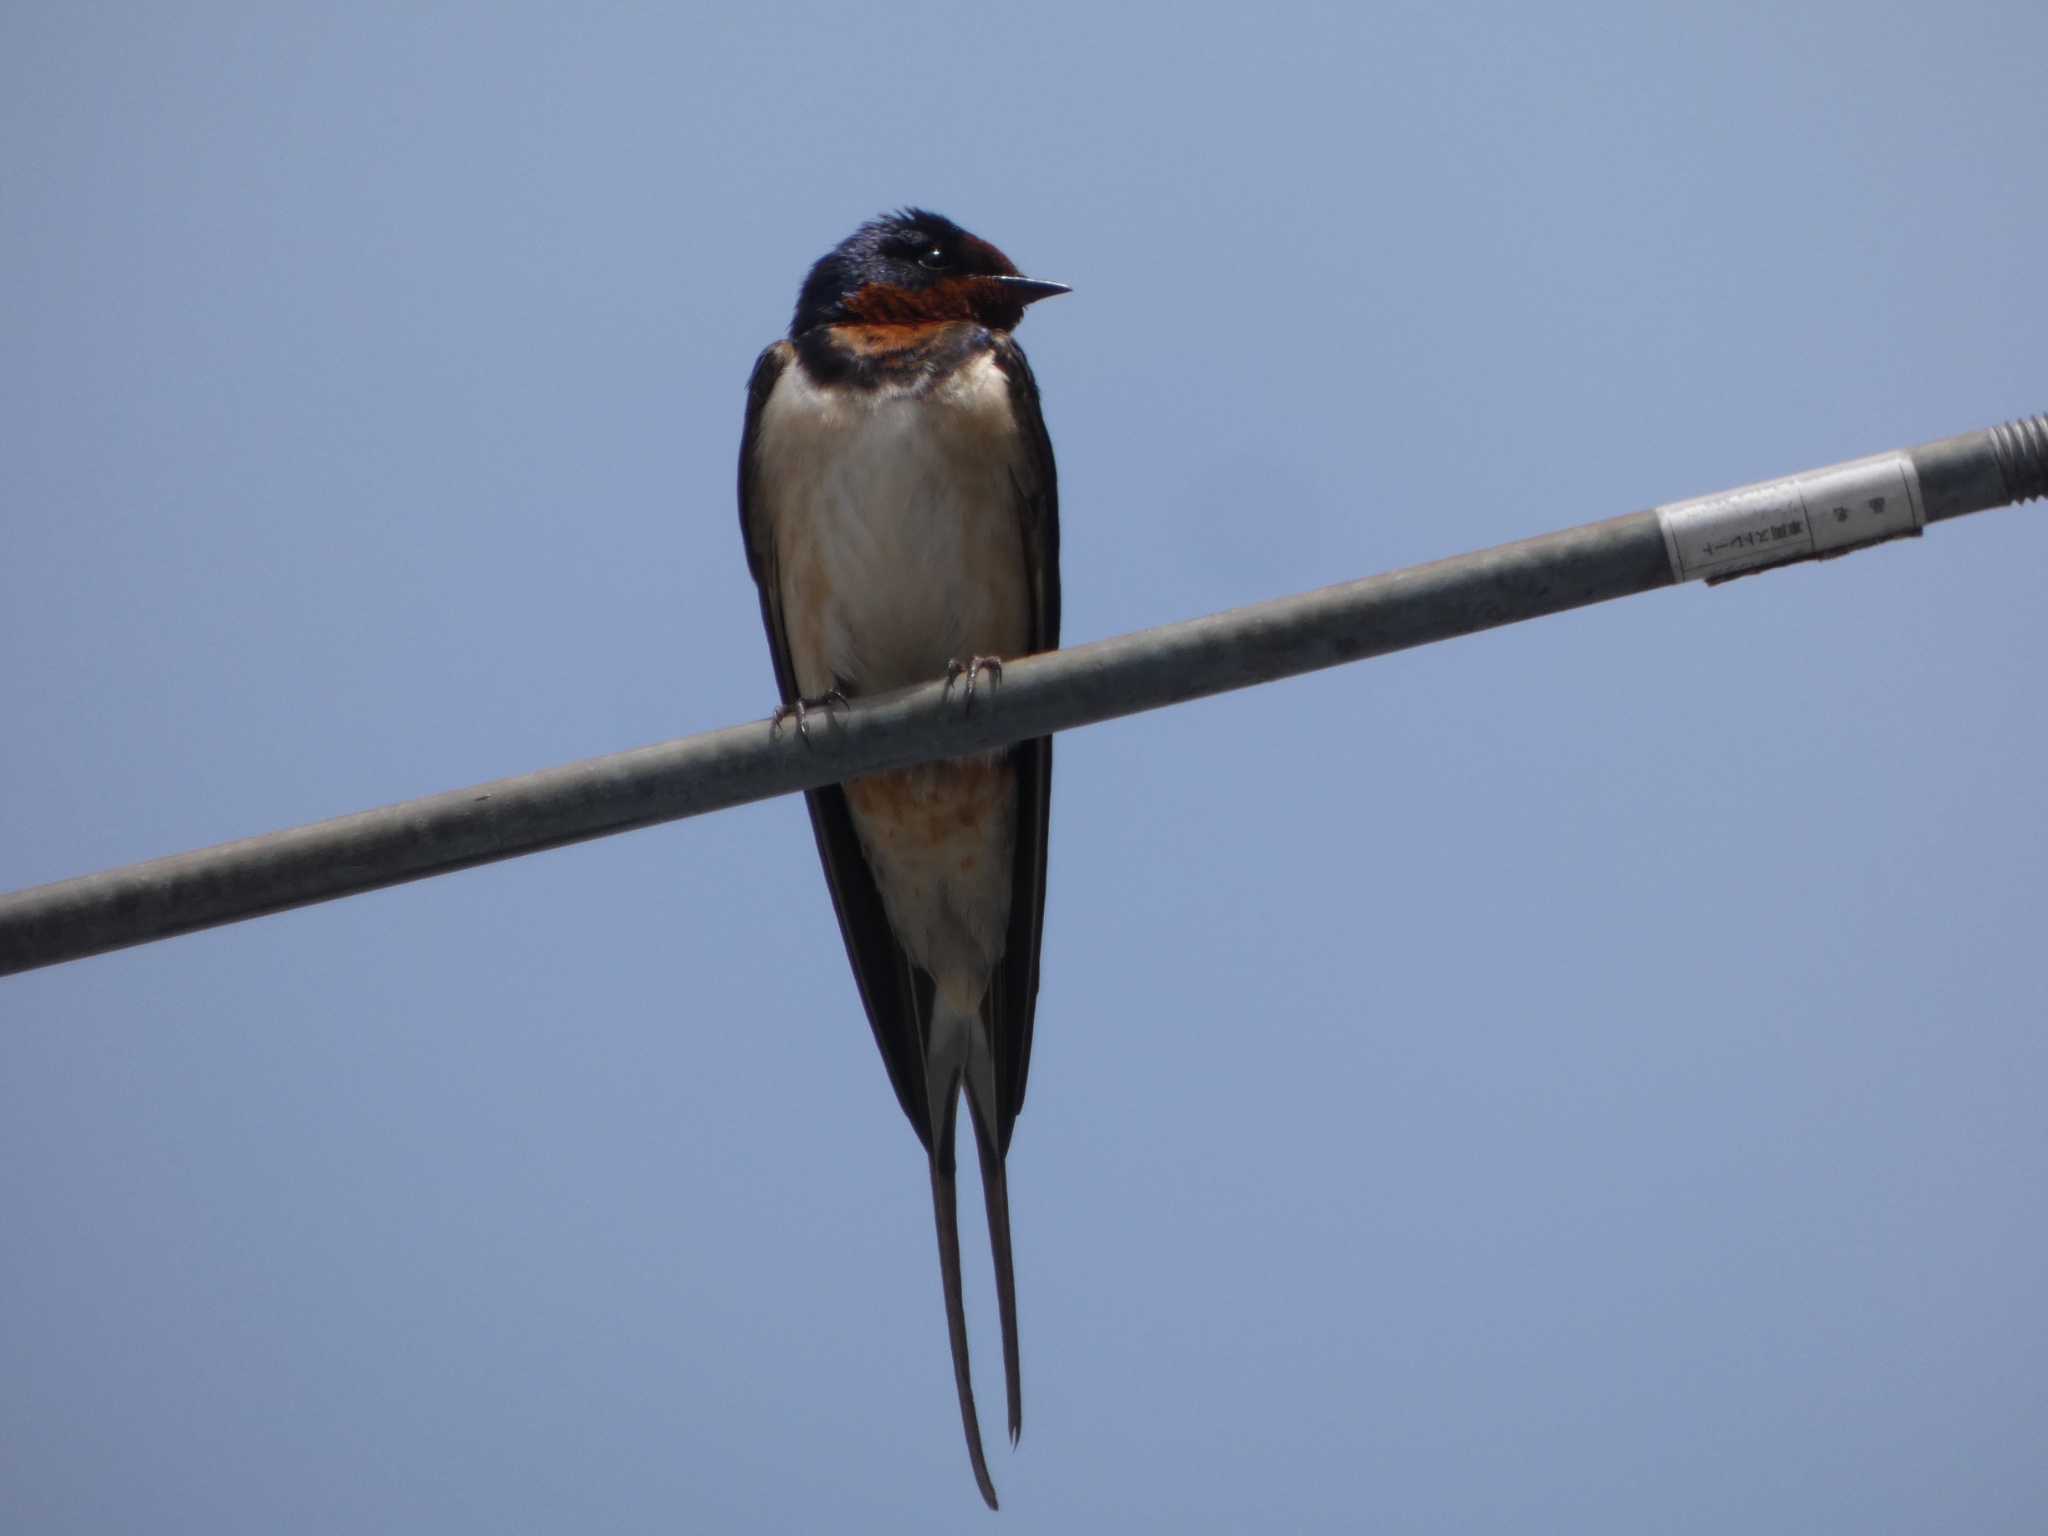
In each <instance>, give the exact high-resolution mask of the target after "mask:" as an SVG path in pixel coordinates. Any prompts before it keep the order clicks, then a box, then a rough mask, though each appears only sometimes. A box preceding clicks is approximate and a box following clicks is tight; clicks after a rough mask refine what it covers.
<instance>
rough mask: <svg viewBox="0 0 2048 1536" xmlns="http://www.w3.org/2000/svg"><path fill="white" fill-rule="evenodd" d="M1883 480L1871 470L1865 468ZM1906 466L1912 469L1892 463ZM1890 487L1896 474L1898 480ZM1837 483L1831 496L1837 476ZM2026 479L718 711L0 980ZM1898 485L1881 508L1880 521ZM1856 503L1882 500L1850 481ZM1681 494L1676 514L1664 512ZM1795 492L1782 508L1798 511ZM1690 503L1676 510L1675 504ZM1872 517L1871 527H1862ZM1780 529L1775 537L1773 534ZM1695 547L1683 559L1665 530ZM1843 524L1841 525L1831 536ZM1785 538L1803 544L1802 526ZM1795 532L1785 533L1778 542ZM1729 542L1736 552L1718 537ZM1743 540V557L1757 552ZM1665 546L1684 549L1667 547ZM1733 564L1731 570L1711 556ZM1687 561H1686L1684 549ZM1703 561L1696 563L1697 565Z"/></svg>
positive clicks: (203, 862) (7, 915)
mask: <svg viewBox="0 0 2048 1536" xmlns="http://www.w3.org/2000/svg"><path fill="white" fill-rule="evenodd" d="M1907 465H1910V471H1911V476H1917V484H1914V486H1913V491H1914V494H1913V496H1912V497H1911V498H1910V499H1911V500H1912V503H1913V507H1914V509H1915V512H1916V516H1915V519H1914V521H1913V523H1912V524H1911V526H1909V527H1906V528H1904V529H1901V528H1899V527H1897V526H1896V525H1895V523H1887V524H1885V525H1884V528H1883V529H1882V530H1880V531H1876V532H1868V533H1863V534H1857V533H1855V532H1854V525H1851V524H1849V523H1848V518H1849V512H1850V510H1851V509H1852V508H1851V507H1849V506H1842V507H1835V508H1834V509H1833V512H1834V515H1835V516H1836V517H1839V518H1840V519H1842V520H1843V522H1844V525H1845V526H1846V527H1849V528H1850V530H1851V531H1850V532H1849V533H1846V534H1837V535H1836V536H1835V537H1834V539H1833V541H1832V542H1830V541H1829V540H1828V539H1827V538H1825V537H1822V535H1827V534H1831V533H1834V530H1832V529H1831V528H1828V527H1826V526H1824V525H1826V524H1827V523H1828V510H1829V509H1828V506H1827V504H1828V503H1829V502H1832V501H1837V500H1839V501H1844V502H1851V501H1852V500H1853V498H1852V496H1851V494H1850V493H1851V491H1854V492H1856V493H1857V494H1860V493H1861V492H1862V491H1867V490H1869V489H1870V488H1871V487H1872V486H1877V487H1879V488H1880V489H1882V487H1883V485H1885V484H1889V483H1892V481H1893V480H1897V479H1898V477H1899V476H1901V475H1903V474H1905V473H1906V466H1907ZM1887 475H1888V476H1890V477H1892V480H1886V479H1884V478H1883V477H1884V476H1887ZM1908 479H1909V480H1910V476H1909V477H1908ZM1901 483H1906V482H1901ZM1843 487H1848V488H1849V490H1844V489H1843ZM2043 494H2048V416H2036V417H2031V418H2028V419H2027V420H2024V421H2019V422H2014V423H2010V424H2008V425H2006V426H2002V427H1993V428H1990V429H1989V430H1986V431H1980V432H1968V433H1965V434H1963V435H1962V436H1960V437H1951V438H1947V439H1944V440H1943V441H1941V442H1937V443H1931V444H1929V445H1927V446H1925V447H1922V448H1917V449H1914V450H1913V451H1912V452H1911V453H1909V454H1899V455H1890V456H1884V457H1883V458H1882V461H1880V460H1859V461H1856V462H1855V463H1854V464H1851V465H1846V466H1834V467H1832V468H1830V469H1827V470H1820V471H1814V472H1812V473H1811V474H1809V475H1805V476H1793V477H1789V478H1788V479H1786V480H1784V481H1773V482H1766V483H1764V484H1762V485H1759V486H1752V487H1745V488H1743V489H1742V490H1739V491H1732V492H1728V493H1725V494H1724V495H1723V496H1719V497H1707V498H1701V499H1700V500H1699V501H1696V502H1691V503H1679V504H1675V505H1674V506H1673V507H1669V508H1659V509H1657V510H1655V511H1650V512H1637V513H1632V514H1630V515H1628V516H1626V517H1617V518H1613V519H1611V520H1609V521H1607V522H1602V523H1589V524H1586V525H1584V526H1583V527H1578V528H1568V529H1566V530H1564V531H1563V532H1561V533H1550V534H1544V535H1542V536H1541V537H1538V538H1533V539H1525V540H1523V541H1521V542H1520V543H1516V544H1505V545H1501V546H1500V547H1498V548H1495V549H1488V550H1481V551H1479V552H1478V553H1476V554H1469V555H1459V556H1456V557H1455V558H1452V559H1449V560H1439V561H1435V562H1433V563H1432V564H1429V565H1420V566H1414V567H1411V568H1410V569H1407V570H1402V571H1394V572H1390V573H1389V574H1386V575H1383V576H1370V577H1367V578H1366V579H1364V580H1362V581H1352V582H1346V583H1344V584H1342V585H1340V586H1334V587H1324V588H1322V589H1321V590H1319V591H1315V592H1307V593H1303V594H1302V595H1300V596H1298V597H1285V598H1278V599H1275V600H1274V601H1271V602H1265V603H1256V604H1254V605H1252V606H1251V607H1248V608H1238V609H1233V610H1232V611H1230V612H1228V613H1219V614H1214V615H1212V616H1210V617H1208V618H1203V619H1193V620H1189V621H1187V622H1185V623H1180V624H1168V625H1165V626H1163V627H1162V628H1159V629H1150V630H1144V631H1142V632H1140V633H1138V634H1132V635H1123V636H1120V637H1118V638H1116V639H1112V640H1099V641H1096V642H1095V643H1093V644H1090V645H1080V646H1075V647H1073V648H1072V649H1069V650H1063V651H1057V652H1053V653H1051V654H1048V655H1044V656H1033V657H1028V658H1022V659H1019V660H1017V661H1013V662H1011V663H1010V664H1009V665H1008V666H1007V667H1006V668H1005V669H1004V672H1003V675H1002V680H1001V683H1000V685H999V686H996V687H993V688H992V687H990V686H989V685H988V684H987V683H986V682H984V683H983V685H982V688H981V691H980V693H979V695H978V697H977V700H976V702H975V703H974V705H973V707H972V708H967V707H964V706H963V701H962V697H961V690H960V689H959V688H958V687H957V686H956V687H955V688H953V689H952V690H951V696H950V697H949V696H948V692H949V691H948V689H947V687H946V685H944V684H943V683H938V682H934V683H928V684H925V685H923V686H921V687H917V688H910V689H905V690H902V691H900V692H898V693H893V694H888V695H883V696H879V697H876V698H872V699H863V700H861V701H860V702H859V704H858V705H856V706H854V707H851V708H845V709H840V708H833V709H830V710H823V709H814V710H812V711H811V713H810V723H809V730H808V733H807V734H799V732H798V731H797V730H796V728H795V726H794V725H793V724H791V723H789V722H786V721H785V722H784V723H783V724H782V725H780V726H779V727H777V726H773V725H771V724H770V723H769V722H767V721H760V722H756V723H754V724H752V725H738V726H730V727H727V728H726V729H724V730H718V731H710V732H707V733H705V734H703V735H700V736H690V737H685V738H683V739H682V740H680V741H671V742H666V743H663V744H662V745H660V746H653V747H641V748H638V749H636V750H634V751H630V752H621V753H617V754H615V755H613V756H610V757H599V758H592V759H590V760H589V761H587V762H581V763H572V764H569V765H567V766H565V767H560V768H549V769H546V770H543V771H542V772H540V773H530V774H524V775H522V776H520V777H518V778H510V779H499V780H497V781H495V782H493V783H489V784H479V785H477V786H475V787H474V788H470V789H459V790H452V791H449V792H447V793H445V794H438V795H428V796H426V797H425V798H424V799H419V800H409V801H406V802H405V803H404V804H401V805H393V806H387V807H385V808H384V809H382V810H375V811H362V812H359V813H357V814H356V815H353V816H342V817H338V818H336V819H335V820H333V821H322V822H316V823H314V824H313V825H311V826H304V827H294V828H291V829H289V830H287V831H283V832H272V833H269V834H267V835H265V836H262V837H251V838H245V839H243V840H242V841H240V842H233V843H223V844H221V845H219V846H218V847H214V848H206V849H201V850H200V851H198V852H196V853H184V854H178V855H175V856H173V857H170V858H163V859H152V860H150V861H149V862H147V863H143V864H133V865H129V866H128V867H126V868H123V869H115V870H109V871H107V872H106V873H104V874H97V875H86V876H83V877H81V878H78V879H75V880H61V881H58V882H56V883H55V884H52V885H43V886H37V887H35V888H33V889H30V890H26V891H21V892H18V893H16V894H13V895H10V896H4V897H0V975H6V974H10V973H12V972H16V971H26V970H32V969H34V968H36V967H38V966H45V965H54V964H56V963H58V962H60V961H64V960H77V959H82V958H84V957H85V956H88V955H96V954H103V953H105V952H107V951H109V950H115V949H122V948H126V947H127V946H129V945H132V944H143V943H147V942H149V941H151V940H153V939H164V938H170V937H172V936H174V935H177V934H182V933H193V932H196V931H198V930H199V929H202V928H211V927H215V926H217V925H219V924H222V923H232V922H238V921H240V920H241V919H243V918H249V917H260V916H263V915H265V914H267V913H271V912H282V911H285V910H287V909H289V908H292V907H301V906H307V905H309V904H311V903H313V902H318V901H331V900H333V899H334V898H335V897H338V896H351V895H354V894H356V893H357V892H359V891H371V890H376V889H378V888H379V887H381V886H387V885H396V884H398V883H400V882H401V881H406V880H419V879H424V878H426V877H427V876H429V875H440V874H447V873H449V872H450V871H453V870H458V869H468V868H470V867H471V866H473V865H477V864H487V863H490V862H492V861H494V860H497V859H506V858H512V857H514V856H516V855H519V854H524V853H537V852H539V851H540V850H542V849H544V848H559V847H561V846H563V845H564V844H567V843H575V842H582V841H584V840H585V839H588V838H593V837H603V836H606V835H608V834H610V833H614V832H625V831H629V830H631V829H633V828H635V827H647V826H653V825H654V824H656V823H657V822H664V821H674V820H678V819H679V818H681V817H684V816H697V815H702V814H703V813H704V812H706V811H716V810H722V809H724V808H725V807H727V806H734V805H743V804H746V803H747V802H748V801H752V800H764V799H767V798H768V797H770V796H772V795H784V794H789V793H791V792H792V791H795V790H800V789H813V788H816V787H818V786H820V785H824V784H831V783H836V782H838V781H840V780H842V779H846V778H849V777H852V776H855V775H858V774H863V773H872V772H875V771H876V770H879V769H886V768H901V767H906V766H908V765H910V764H912V763H917V762H923V761H927V760H929V759H933V758H944V757H958V756H962V755H964V754H967V753H971V752H982V751H988V750H991V749H993V748H996V747H1001V746H1005V745H1007V744H1009V743H1011V742H1015V741H1022V740H1027V739H1030V738H1032V737H1036V736H1044V735H1047V734H1050V733H1051V732H1054V731H1064V730H1071V729H1072V728H1073V727H1075V726H1080V725H1092V724H1094V723H1095V722H1096V721H1099V720H1111V719H1115V718H1116V717H1117V716H1119V715H1131V714H1137V713H1138V712H1140V711H1141V710H1148V709H1158V708H1160V707H1161V706H1163V705H1167V704H1178V703H1182V702H1184V701H1186V700H1189V699H1197V698H1203V697H1206V696H1207V695H1210V694H1215V693H1224V692H1227V691H1229V690H1231V689H1234V688H1248V687H1251V686H1252V685H1254V684H1256V683H1266V682H1272V681H1274V680H1276V679H1279V678H1283V677H1291V676H1294V675H1296V674H1298V673H1302V672H1312V671H1316V670H1318V669H1319V668H1323V667H1334V666H1337V665H1339V664H1341V663H1343V662H1348V661H1360V660H1363V659H1365V658H1366V657H1369V656H1384V655H1386V654H1388V653H1389V652H1391V651H1399V650H1406V649H1408V648H1409V647H1411V646H1418V645H1428V644H1431V643H1433V642H1435V641H1438V640H1449V639H1452V638H1454V637H1455V636H1458V635H1469V634H1473V633H1476V632H1477V631H1479V630H1484V629H1493V628H1496V627H1497V626H1500V625H1503V624H1514V623H1519V622H1520V621H1522V620H1524V619H1534V618H1540V617H1542V616H1543V615H1545V614H1551V613H1562V612H1564V611H1565V610H1566V609H1570V608H1579V607H1583V606H1585V605H1586V604H1589V603H1599V602H1606V601H1608V600H1609V599H1612V598H1618V597H1629V596H1632V595H1634V594H1636V593H1638V592H1649V591H1652V590H1654V589H1656V588H1658V587H1668V586H1671V585H1674V584H1675V583H1676V582H1677V581H1678V580H1679V579H1681V574H1680V573H1681V572H1682V573H1683V574H1684V576H1685V577H1690V576H1692V575H1694V574H1705V575H1706V577H1707V579H1709V580H1719V579H1722V578H1723V577H1725V576H1726V575H1730V574H1747V573H1748V571H1749V570H1751V569H1754V568H1756V565H1757V563H1758V562H1762V563H1765V564H1768V565H1777V564H1785V563H1790V562H1791V561H1794V560H1800V559H1811V558H1816V557H1820V556H1825V555H1829V554H1838V553H1844V552H1846V550H1847V549H1850V548H1855V547H1857V544H1858V542H1875V541H1876V540H1877V539H1880V538H1887V537H1895V536H1898V534H1899V533H1900V532H1902V531H1903V532H1907V533H1911V532H1917V531H1918V527H1919V526H1920V524H1921V523H1924V522H1935V521H1940V520H1942V519H1945V518H1951V517H1960V516H1962V515H1963V514H1964V513H1967V512H1979V511H1984V510H1987V509H1989V508H1992V507H1999V506H2007V505H2011V504H2013V503H2015V502H2020V501H2025V500H2029V499H2031V498H2033V497H2036V496H2040V495H2043ZM1901 499H1902V498H1899V497H1894V498H1893V499H1892V501H1891V503H1890V505H1891V506H1892V514H1891V515H1892V516H1893V517H1894V519H1896V517H1897V515H1898V512H1897V508H1898V504H1899V502H1900V500H1901ZM1855 505H1856V506H1858V507H1860V506H1864V505H1867V506H1868V507H1869V508H1870V509H1871V510H1870V514H1869V515H1871V516H1878V515H1880V509H1881V508H1882V507H1883V506H1884V505H1886V503H1885V501H1884V499H1883V498H1882V497H1874V498H1868V499H1866V501H1865V502H1862V503H1856V504H1855ZM1680 509H1688V510H1685V511H1683V512H1681V511H1680ZM1802 509H1803V510H1802ZM1688 517H1689V518H1691V519H1692V521H1690V522H1688V521H1686V519H1687V518H1688ZM1872 526H1873V527H1876V526H1877V525H1875V524H1873V525H1872ZM1795 535H1796V536H1797V538H1794V537H1793V536H1795ZM1688 538H1690V539H1692V541H1693V543H1692V545H1690V546H1686V548H1687V549H1691V550H1692V551H1693V552H1692V553H1691V554H1690V555H1688V554H1686V550H1685V549H1682V548H1681V546H1682V545H1685V541H1686V539H1688ZM1843 538H1848V539H1852V540H1854V541H1855V542H1849V543H1847V544H1844V543H1842V542H1841V540H1842V539H1843ZM1800 540H1804V543H1800V542H1799V541H1800ZM1795 546H1796V547H1795ZM1731 548H1732V549H1735V550H1736V551H1737V553H1734V554H1732V555H1731V554H1730V553H1728V551H1729V550H1731ZM1758 549H1762V550H1763V552H1762V553H1757V552H1756V551H1757V550H1758ZM1682 556H1683V558H1682ZM1731 560H1732V561H1734V562H1736V563H1738V564H1740V565H1742V567H1743V568H1742V569H1740V570H1736V569H1732V568H1731V567H1730V565H1729V564H1728V562H1729V561H1731ZM1703 561H1704V562H1707V563H1706V565H1705V566H1704V567H1703V568H1702V569H1698V570H1696V569H1694V568H1693V567H1694V566H1696V565H1699V564H1700V562H1703ZM1715 561H1719V562H1722V563H1721V564H1719V565H1718V566H1716V565H1714V564H1712V562H1715Z"/></svg>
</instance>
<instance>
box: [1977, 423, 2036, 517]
mask: <svg viewBox="0 0 2048 1536" xmlns="http://www.w3.org/2000/svg"><path fill="white" fill-rule="evenodd" d="M1991 451H1992V452H1993V453H1995V454H1997V455H1998V468H1999V471H2000V473H2002V474H2003V475H2004V476H2005V488H2006V491H2007V492H2008V493H2009V494H2010V495H2011V497H2012V499H2013V500H2014V501H2032V500H2033V499H2034V498H2035V497H2036V496H2048V416H2022V417H2021V418H2020V419H2019V420H2018V421H2008V422H2007V423H2006V424H2005V425H2004V426H2002V427H1993V428H1992V429H1991Z"/></svg>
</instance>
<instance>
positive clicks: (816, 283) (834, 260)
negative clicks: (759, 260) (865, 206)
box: [789, 208, 1070, 336]
mask: <svg viewBox="0 0 2048 1536" xmlns="http://www.w3.org/2000/svg"><path fill="white" fill-rule="evenodd" d="M1069 291H1070V290H1069V289H1068V288H1067V287H1066V285H1065V284H1064V283H1046V282H1040V281H1039V280H1038V279H1037V278H1034V277H1020V276H1019V275H1018V273H1017V269H1016V267H1014V266H1013V265H1011V263H1010V258H1009V257H1007V256H1005V255H1004V254H1003V253H1002V252H1001V251H999V250H997V249H996V248H995V247H994V246H992V245H990V244H989V243H988V242H987V241H986V240H981V239H977V238H976V237H975V236H973V235H970V234H969V233H967V231H966V230H964V229H962V228H961V227H960V226H959V225H958V224H955V223H954V222H953V221H952V220H951V219H947V218H941V217H940V216H939V215H938V214H936V213H927V212H926V211H925V210H924V209H922V208H905V209H903V210H901V211H900V212H897V213H890V214H884V215H883V216H882V217H881V218H879V219H872V220H870V221H869V222H868V223H866V224H863V225H861V227H860V228H859V229H856V230H855V231H854V232H853V233H852V234H850V235H848V236H847V237H846V238H845V239H844V240H842V241H840V242H839V244H838V245H837V246H836V247H834V248H833V250H832V252H831V253H830V254H829V255H827V256H825V257H823V258H822V259H821V260H820V261H819V262H818V264H817V265H816V266H814V267H812V268H811V275H810V276H809V277H807V278H805V279H804V286H803V291H802V292H801V293H799V294H798V295H797V300H796V318H795V319H794V320H793V321H792V322H791V323H790V327H789V334H790V335H792V336H801V335H802V334H803V333H804V332H805V331H808V330H812V329H814V328H815V327H817V326H821V325H929V324H931V323H933V322H935V321H945V320H972V321H975V322H977V323H979V324H981V325H985V326H987V327H988V328H989V329H990V330H992V331H1008V330H1014V329H1015V328H1016V325H1017V322H1018V321H1019V320H1021V319H1023V318H1024V306H1025V305H1027V304H1033V303H1036V302H1037V301H1038V300H1040V299H1049V298H1051V297H1052V296H1053V295H1054V294H1059V293H1066V292H1069Z"/></svg>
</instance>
